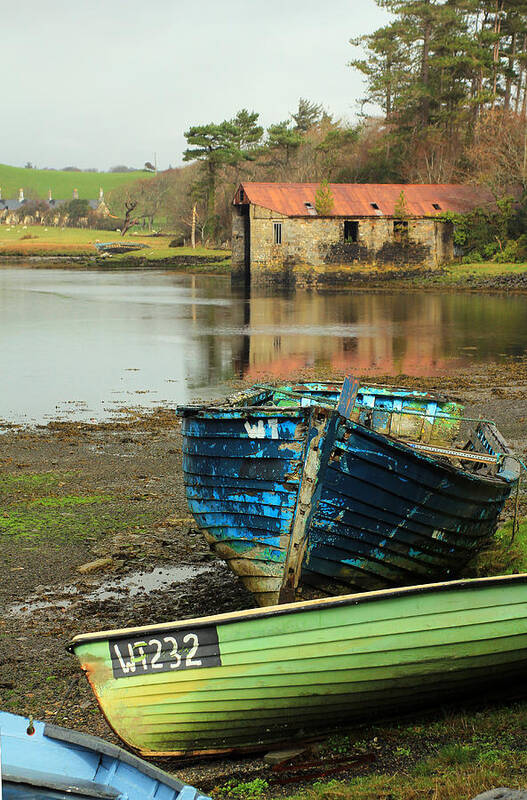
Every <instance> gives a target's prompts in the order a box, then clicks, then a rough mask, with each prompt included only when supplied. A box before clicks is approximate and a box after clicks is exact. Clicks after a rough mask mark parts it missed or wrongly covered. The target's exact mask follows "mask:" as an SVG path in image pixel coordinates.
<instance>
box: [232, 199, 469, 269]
mask: <svg viewBox="0 0 527 800" xmlns="http://www.w3.org/2000/svg"><path fill="white" fill-rule="evenodd" d="M246 208H247V207H246ZM245 213H247V212H245ZM248 213H249V218H250V230H251V232H250V276H251V282H255V283H258V282H266V281H281V282H285V283H295V282H298V281H299V280H300V281H301V280H302V276H305V275H306V273H309V275H310V276H311V278H313V277H314V278H315V279H316V276H317V275H319V276H320V277H321V278H324V276H325V278H326V280H327V279H328V278H329V276H330V275H333V276H335V275H336V274H337V273H345V272H346V271H348V272H349V271H350V267H355V268H357V267H359V266H372V267H379V266H387V267H421V266H422V267H427V268H436V267H439V266H441V264H443V263H445V262H447V261H449V260H450V259H452V258H453V255H454V251H453V230H452V225H451V224H450V223H447V222H442V221H440V220H436V219H430V218H428V219H409V220H408V232H407V234H405V233H403V234H402V235H401V234H400V233H394V221H393V219H389V218H386V217H378V218H365V219H358V220H357V222H358V240H357V242H349V241H345V239H344V219H340V218H334V217H317V216H314V217H285V216H282V215H280V214H278V213H277V212H274V211H270V210H269V209H266V208H261V207H259V206H252V205H251V206H249V207H248ZM275 222H280V223H281V224H282V243H281V244H274V243H273V239H274V236H273V223H275ZM244 241H245V232H244V217H243V216H242V212H241V211H240V210H239V208H235V209H234V213H233V242H232V248H233V254H232V264H233V274H234V275H242V274H245V266H244V265H245V255H244V252H245V248H244Z"/></svg>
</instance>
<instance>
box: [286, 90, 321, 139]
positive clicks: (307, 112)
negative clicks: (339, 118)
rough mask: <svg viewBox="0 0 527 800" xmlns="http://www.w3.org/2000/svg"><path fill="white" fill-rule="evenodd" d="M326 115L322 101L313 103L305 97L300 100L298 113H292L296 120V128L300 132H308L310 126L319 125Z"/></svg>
mask: <svg viewBox="0 0 527 800" xmlns="http://www.w3.org/2000/svg"><path fill="white" fill-rule="evenodd" d="M323 116H324V108H323V107H322V105H321V104H320V103H311V102H310V101H309V100H306V99H305V97H301V98H300V100H299V101H298V109H297V111H296V113H294V114H291V117H292V118H293V119H294V121H295V130H296V131H299V132H300V133H307V131H308V130H310V128H313V127H314V126H315V125H317V124H318V123H319V122H320V121H321V119H322V118H323Z"/></svg>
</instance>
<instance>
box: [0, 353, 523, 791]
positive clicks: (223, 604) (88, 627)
mask: <svg viewBox="0 0 527 800" xmlns="http://www.w3.org/2000/svg"><path fill="white" fill-rule="evenodd" d="M298 377H299V378H301V377H302V378H306V377H309V376H308V375H303V376H298ZM323 377H324V378H330V377H339V376H323ZM378 382H384V383H391V384H398V385H406V386H412V385H414V386H416V385H419V386H420V387H423V386H426V388H429V389H436V390H438V389H441V390H444V391H446V392H448V393H449V394H450V395H453V396H455V397H457V398H459V399H461V400H462V401H464V402H465V403H466V411H467V413H468V415H470V416H478V415H481V416H483V417H485V418H492V419H495V420H496V422H497V425H498V427H499V429H500V430H501V432H502V433H503V435H504V436H505V437H506V439H507V440H508V441H509V443H510V444H511V446H512V447H513V448H514V449H515V450H516V452H517V453H518V454H519V455H520V456H521V457H522V458H523V460H524V461H526V460H527V459H526V457H525V453H526V451H527V399H526V398H527V393H526V390H527V359H521V358H515V359H510V360H509V361H507V362H505V363H502V364H501V365H499V366H498V365H496V366H493V365H491V366H486V367H479V368H477V369H476V368H475V369H474V370H473V371H471V373H470V375H463V374H457V375H451V376H449V377H447V378H438V379H426V380H423V379H411V378H407V377H405V376H398V377H397V378H395V379H394V378H393V376H392V377H390V378H386V379H385V380H384V381H378ZM525 484H527V480H526V481H525ZM525 484H524V485H525ZM526 501H527V497H526V496H525V493H522V495H521V503H520V509H521V511H522V512H523V514H525V513H526V511H527V502H526ZM507 514H510V507H509V510H508V511H506V514H505V516H506V515H507ZM0 543H1V551H0V565H1V568H2V581H1V582H0V607H1V609H2V612H3V613H2V614H1V617H0V707H1V708H2V709H4V710H7V711H13V712H15V713H21V714H24V715H29V714H32V715H33V716H34V717H35V718H36V719H44V720H47V721H54V722H56V723H57V724H60V725H65V726H68V727H73V728H76V729H79V730H82V731H86V732H89V733H93V734H96V735H100V736H103V737H104V738H106V739H108V740H113V741H115V739H114V737H113V734H112V732H111V731H110V730H109V728H108V726H107V724H106V722H105V720H104V719H103V717H102V715H101V714H100V712H99V710H98V707H97V705H96V703H95V700H94V698H93V696H92V693H91V691H90V689H89V687H88V686H87V684H86V682H85V680H84V678H83V677H80V680H79V670H78V666H77V662H76V660H75V658H74V657H73V656H71V655H69V654H68V653H67V652H66V649H65V645H66V644H67V643H68V641H69V639H70V638H71V637H72V636H73V635H74V634H76V633H81V632H88V631H93V630H98V629H108V628H119V627H124V626H128V625H143V624H148V623H157V622H165V621H170V620H175V619H181V618H185V617H191V616H201V615H206V614H213V613H220V612H223V611H232V610H236V609H242V608H249V607H251V606H252V605H253V601H252V598H251V596H250V595H248V594H247V592H246V591H245V590H244V589H243V587H242V586H241V584H240V583H239V581H238V580H237V579H236V578H235V577H234V576H233V575H232V574H231V573H230V572H229V571H228V569H227V568H226V567H225V566H224V564H223V563H222V562H221V561H219V560H217V559H216V558H215V557H213V556H212V555H211V554H210V552H209V549H208V546H207V545H206V543H205V542H204V540H203V538H202V537H201V535H200V533H199V532H198V531H197V530H196V529H195V526H194V524H193V522H192V519H191V518H190V515H189V512H188V509H187V505H186V501H185V494H184V487H183V481H182V473H181V435H180V426H179V422H178V420H177V418H176V416H175V414H174V411H173V410H171V409H163V410H158V412H156V413H154V414H149V415H145V416H143V417H141V418H129V419H127V420H125V421H122V422H118V423H117V422H114V423H108V424H100V425H85V424H76V423H50V424H49V425H48V426H46V427H41V428H37V429H31V430H28V429H20V428H17V427H11V428H7V429H4V430H3V432H0ZM95 559H106V565H105V566H103V567H101V568H100V569H99V570H97V571H93V572H87V573H84V574H82V573H80V572H79V571H78V568H79V567H80V566H81V565H83V564H85V563H87V562H91V561H93V560H95ZM159 763H160V765H161V766H163V767H164V768H165V769H169V770H174V771H177V773H178V775H180V776H181V777H182V778H183V779H186V780H189V781H190V782H192V783H194V785H197V786H199V787H200V788H202V789H204V790H207V791H210V790H211V789H212V788H213V787H214V786H216V785H217V784H221V783H222V782H225V781H226V780H228V779H232V778H233V776H235V777H236V778H240V776H243V775H245V774H247V775H251V776H254V775H261V774H264V775H265V774H267V771H268V770H269V768H268V767H267V766H266V765H264V763H263V761H262V757H261V756H256V757H255V756H252V757H249V758H245V759H224V760H221V761H208V762H205V763H203V762H199V763H195V764H190V763H185V764H180V763H179V762H175V761H166V760H165V761H164V762H159ZM361 768H363V767H361ZM364 768H367V767H364Z"/></svg>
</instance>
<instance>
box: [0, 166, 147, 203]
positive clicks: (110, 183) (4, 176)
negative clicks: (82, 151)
mask: <svg viewBox="0 0 527 800" xmlns="http://www.w3.org/2000/svg"><path fill="white" fill-rule="evenodd" d="M151 174H152V173H149V172H144V171H143V170H137V172H62V171H61V170H52V169H24V167H10V166H8V165H7V164H0V188H1V190H2V197H3V198H4V199H8V198H15V197H18V190H19V189H24V193H25V195H26V197H28V196H29V195H30V194H31V193H35V192H36V193H37V194H38V195H39V196H40V197H42V198H44V199H47V196H48V191H49V189H51V191H52V193H53V197H54V198H55V199H56V200H71V198H72V197H73V190H74V189H78V190H79V197H80V198H83V199H86V200H90V199H95V198H97V197H99V188H100V187H101V186H102V188H103V189H104V193H105V194H108V193H109V192H111V190H112V189H116V188H117V187H119V186H122V185H123V184H124V183H130V182H132V181H136V180H138V179H139V178H147V177H149V176H151Z"/></svg>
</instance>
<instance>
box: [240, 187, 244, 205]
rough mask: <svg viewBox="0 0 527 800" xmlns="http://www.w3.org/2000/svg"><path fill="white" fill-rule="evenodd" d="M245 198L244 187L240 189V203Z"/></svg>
mask: <svg viewBox="0 0 527 800" xmlns="http://www.w3.org/2000/svg"><path fill="white" fill-rule="evenodd" d="M244 200H245V193H244V191H243V189H240V203H243V202H244Z"/></svg>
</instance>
